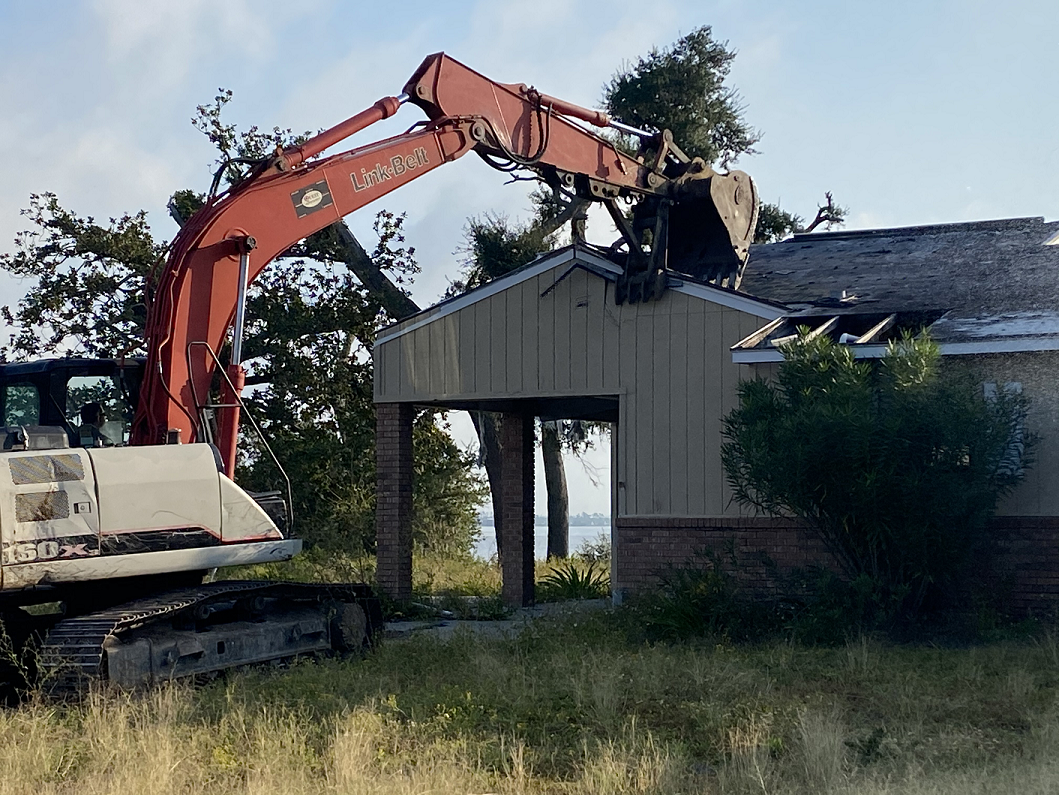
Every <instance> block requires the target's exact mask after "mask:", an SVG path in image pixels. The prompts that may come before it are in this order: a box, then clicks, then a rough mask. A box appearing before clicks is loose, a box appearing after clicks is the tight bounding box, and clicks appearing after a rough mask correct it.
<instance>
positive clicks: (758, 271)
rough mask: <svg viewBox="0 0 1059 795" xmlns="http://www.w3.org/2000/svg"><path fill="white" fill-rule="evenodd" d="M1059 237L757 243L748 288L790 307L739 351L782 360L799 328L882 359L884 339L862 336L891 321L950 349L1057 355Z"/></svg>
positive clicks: (999, 228) (930, 229) (995, 228)
mask: <svg viewBox="0 0 1059 795" xmlns="http://www.w3.org/2000/svg"><path fill="white" fill-rule="evenodd" d="M1057 239H1059V222H1050V223H1045V221H1044V219H1043V218H1015V219H1009V220H1001V221H980V222H972V223H961V224H941V225H935V226H917V227H905V228H897V229H875V230H865V231H857V232H828V233H822V234H819V233H818V234H808V235H795V236H794V237H793V238H792V239H790V240H786V241H783V242H781V243H773V244H769V245H759V246H754V247H752V248H751V253H750V262H749V264H748V265H747V269H746V273H745V275H744V279H743V284H742V289H743V290H745V291H746V292H748V293H750V294H752V295H756V296H760V297H762V298H766V299H769V300H772V301H778V302H782V303H784V304H786V305H787V306H789V307H790V308H791V310H792V311H791V312H790V313H789V314H787V315H786V316H784V317H783V318H781V319H780V321H777V322H776V323H774V324H773V325H774V326H775V328H773V329H772V330H771V331H770V332H769V333H768V334H764V335H762V334H761V332H759V336H757V337H756V338H755V335H751V336H750V337H748V338H746V339H745V340H743V341H741V342H740V343H739V344H738V345H737V346H735V347H734V348H733V349H732V350H733V355H734V356H736V357H737V361H778V360H779V359H780V358H782V357H781V355H780V353H779V350H778V347H777V344H776V342H777V340H779V346H782V344H783V342H784V341H785V340H784V338H785V337H789V336H790V335H791V334H794V333H795V330H796V329H797V327H799V326H806V327H808V328H810V329H811V330H813V331H817V332H818V333H826V334H828V335H830V336H831V337H832V338H833V339H835V340H836V341H838V342H843V343H845V344H850V345H854V346H856V347H857V348H858V355H862V356H875V355H882V353H881V352H882V351H884V350H885V343H886V342H887V341H889V340H888V338H885V337H876V338H872V339H861V337H863V335H864V333H865V331H864V330H866V329H870V328H872V326H873V324H875V323H878V322H882V321H883V320H885V319H886V318H890V317H891V316H893V319H892V320H890V322H889V325H888V326H887V330H886V332H885V333H886V334H887V335H889V337H890V338H896V337H899V336H900V334H901V333H902V332H904V331H910V332H912V333H918V332H919V331H921V330H922V329H924V328H929V331H930V335H931V337H932V338H933V339H934V340H935V341H937V342H938V343H939V344H940V345H941V346H942V351H943V352H944V353H953V354H958V353H983V352H1006V351H1018V350H1059V312H1057V311H1056V308H1059V246H1056V245H1054V244H1052V241H1053V240H1057ZM832 321H833V322H832ZM828 323H830V325H827V324H828ZM762 331H764V329H762ZM767 351H771V352H772V353H771V354H770V355H767V356H766V355H763V353H764V352H767ZM750 352H755V355H753V356H749V355H748V354H749V353H750Z"/></svg>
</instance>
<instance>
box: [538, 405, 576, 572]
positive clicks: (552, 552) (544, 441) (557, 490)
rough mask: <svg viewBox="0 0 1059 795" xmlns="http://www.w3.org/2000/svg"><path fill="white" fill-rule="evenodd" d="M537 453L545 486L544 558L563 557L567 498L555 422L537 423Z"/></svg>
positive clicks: (566, 553) (567, 530)
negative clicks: (546, 501)
mask: <svg viewBox="0 0 1059 795" xmlns="http://www.w3.org/2000/svg"><path fill="white" fill-rule="evenodd" d="M541 455H542V457H543V458H544V485H545V486H547V488H548V559H549V560H550V559H551V558H565V557H568V556H569V555H570V499H569V495H568V494H567V492H566V469H565V468H564V467H563V451H562V446H561V445H560V444H559V426H558V423H555V422H542V423H541Z"/></svg>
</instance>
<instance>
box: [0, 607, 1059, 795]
mask: <svg viewBox="0 0 1059 795" xmlns="http://www.w3.org/2000/svg"><path fill="white" fill-rule="evenodd" d="M627 622H628V619H627V617H624V616H622V615H621V614H620V613H619V614H583V615H580V616H573V617H567V618H564V619H555V620H550V619H542V620H539V621H537V622H535V623H534V624H532V625H531V626H530V627H529V628H528V629H527V630H525V631H524V632H523V633H522V634H521V635H520V636H518V637H516V638H507V639H502V638H501V639H498V638H488V637H482V636H479V635H475V634H472V633H470V632H467V633H464V634H457V635H456V636H455V637H454V638H452V639H451V640H447V641H443V640H439V639H436V638H431V637H424V636H421V637H412V638H410V639H408V640H402V641H393V642H390V643H387V644H383V645H382V646H380V647H379V648H378V649H376V650H375V651H374V652H372V653H371V654H370V655H369V656H368V657H367V658H365V659H362V660H349V661H339V660H324V661H320V662H305V663H300V664H297V665H294V666H293V667H291V668H288V669H275V670H254V671H249V672H244V673H241V674H236V675H232V676H230V677H228V678H227V679H225V680H218V681H215V682H213V683H212V684H210V685H208V686H205V687H200V688H198V689H194V688H190V687H184V686H173V687H163V688H160V689H156V690H153V691H151V692H148V693H142V694H138V695H123V694H118V693H105V692H101V693H95V694H93V695H92V696H91V697H90V698H89V699H88V700H86V701H85V702H84V703H82V704H79V705H69V706H54V705H49V704H47V703H46V702H44V701H43V700H31V701H30V702H29V703H27V704H25V705H23V706H22V707H20V708H18V709H12V710H8V711H3V712H0V793H67V792H69V793H74V792H76V793H84V794H85V795H93V794H94V793H122V795H128V794H129V793H141V792H142V793H148V792H149V793H177V792H180V793H183V792H200V791H206V792H218V793H261V794H262V795H264V794H266V793H397V794H398V795H400V794H401V793H777V794H779V793H909V794H912V793H916V794H918V793H953V795H955V794H956V793H961V795H962V793H969V792H982V793H1019V795H1030V794H1031V793H1054V792H1057V791H1059V637H1057V636H1055V635H1052V634H1049V633H1047V632H1044V633H1042V634H1041V635H1040V636H1039V637H1038V638H1036V639H1035V640H1027V641H1021V642H1018V643H1015V642H1011V643H996V644H991V645H987V646H978V647H965V648H932V647H924V646H919V647H912V646H895V645H888V644H883V643H881V642H877V641H873V640H871V639H867V638H860V639H856V640H852V641H850V642H849V643H847V644H846V645H844V646H839V647H837V648H806V647H801V646H797V645H791V644H788V643H782V642H774V643H769V644H763V645H753V646H731V645H725V644H713V643H707V642H700V643H697V644H679V645H662V644H656V645H645V644H643V643H641V642H638V641H636V640H634V639H633V637H634V635H633V634H630V632H629V627H628V623H627Z"/></svg>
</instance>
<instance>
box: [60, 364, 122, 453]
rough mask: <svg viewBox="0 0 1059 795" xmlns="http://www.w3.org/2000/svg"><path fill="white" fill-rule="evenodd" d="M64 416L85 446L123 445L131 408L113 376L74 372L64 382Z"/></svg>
mask: <svg viewBox="0 0 1059 795" xmlns="http://www.w3.org/2000/svg"><path fill="white" fill-rule="evenodd" d="M66 419H67V420H68V421H69V423H70V425H71V426H72V427H73V428H76V429H77V430H78V431H79V432H80V435H81V443H82V445H85V446H90V447H95V446H103V447H110V446H113V445H122V444H127V443H128V441H129V426H130V424H131V422H132V407H131V406H130V405H129V403H128V401H126V400H125V396H124V393H123V392H122V390H121V385H120V384H119V383H118V379H117V377H116V376H113V375H75V376H73V377H72V378H70V379H69V380H68V381H67V382H66Z"/></svg>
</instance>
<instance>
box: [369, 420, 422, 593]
mask: <svg viewBox="0 0 1059 795" xmlns="http://www.w3.org/2000/svg"><path fill="white" fill-rule="evenodd" d="M412 418H413V407H412V405H411V404H409V403H376V404H375V538H376V543H377V545H378V571H377V573H376V579H377V581H378V585H379V589H380V590H381V591H382V592H383V593H385V594H386V595H387V596H389V597H391V598H393V599H408V598H409V597H411V595H412V472H413V470H412Z"/></svg>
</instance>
